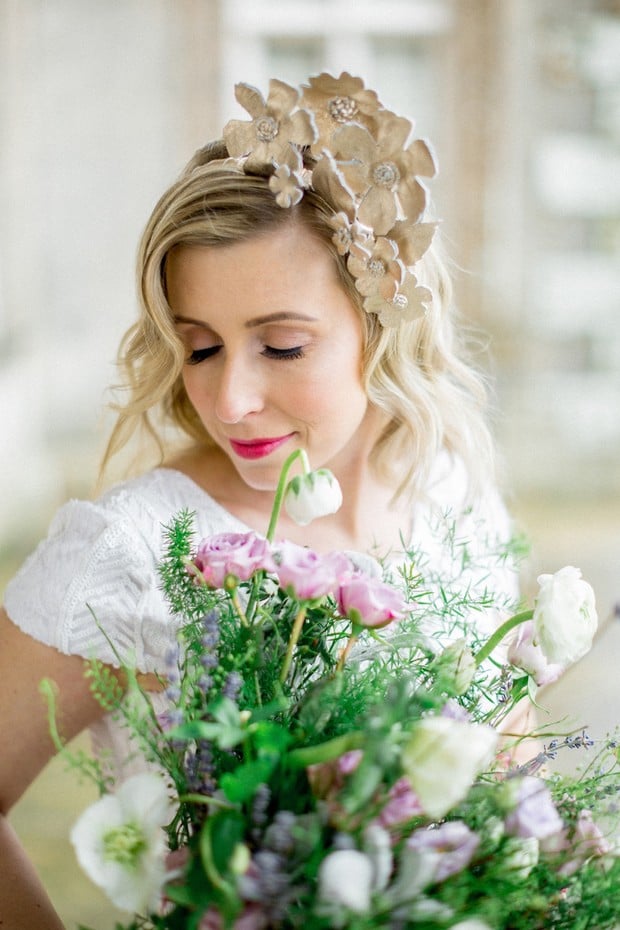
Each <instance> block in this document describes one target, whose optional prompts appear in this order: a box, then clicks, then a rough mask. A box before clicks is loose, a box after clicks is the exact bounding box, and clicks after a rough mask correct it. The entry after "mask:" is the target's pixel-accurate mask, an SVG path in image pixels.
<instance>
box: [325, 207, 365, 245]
mask: <svg viewBox="0 0 620 930" xmlns="http://www.w3.org/2000/svg"><path fill="white" fill-rule="evenodd" d="M327 222H328V225H329V226H331V228H332V229H333V230H334V235H333V236H332V242H333V243H334V245H335V246H336V248H337V249H338V254H339V255H346V254H347V253H348V252H350V251H351V250H352V249H359V248H361V249H364V248H366V247H367V246H368V243H369V241H370V239H372V229H369V227H368V226H362V224H361V223H358V222H357V220H353V222H351V220H350V219H349V217H348V216H347V214H346V213H344V212H342V211H341V212H340V213H334V215H333V216H332V218H331V219H330V220H328V221H327Z"/></svg>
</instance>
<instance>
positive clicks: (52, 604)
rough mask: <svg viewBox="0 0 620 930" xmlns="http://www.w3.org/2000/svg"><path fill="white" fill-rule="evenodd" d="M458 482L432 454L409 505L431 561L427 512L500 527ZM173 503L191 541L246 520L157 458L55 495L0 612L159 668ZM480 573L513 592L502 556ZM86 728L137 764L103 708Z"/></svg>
mask: <svg viewBox="0 0 620 930" xmlns="http://www.w3.org/2000/svg"><path fill="white" fill-rule="evenodd" d="M464 490H465V475H464V470H463V469H462V468H460V467H459V466H454V465H449V464H448V459H447V457H445V458H442V461H441V462H440V463H438V468H437V470H436V478H435V480H434V482H433V485H432V487H431V488H430V489H429V501H428V502H427V503H426V504H425V505H424V506H423V507H421V506H420V507H418V508H417V509H416V511H415V513H414V519H413V542H414V543H415V545H416V547H420V548H422V549H423V550H424V551H425V552H426V553H427V554H428V556H429V558H430V559H431V560H432V561H433V563H434V564H435V565H436V566H441V565H443V564H444V563H446V559H448V558H449V556H448V554H447V553H446V552H442V551H441V546H439V548H438V540H437V537H436V534H434V533H433V532H432V531H431V529H430V527H431V525H432V523H433V519H434V517H433V513H436V514H438V513H444V514H445V513H449V514H451V516H452V517H453V518H454V520H456V525H457V527H458V533H459V534H460V535H461V536H463V537H470V538H473V539H474V540H475V539H480V538H481V533H482V535H484V531H483V530H481V528H483V527H485V526H486V527H488V529H489V532H491V533H492V534H493V536H494V537H497V538H499V539H504V540H505V539H507V538H508V537H509V536H510V523H509V519H508V516H507V514H506V511H505V508H504V506H503V504H502V502H501V500H500V498H499V495H498V494H497V492H496V491H495V490H490V491H489V492H488V494H487V495H486V497H485V499H484V500H483V501H481V502H480V505H479V506H478V507H477V508H476V510H475V511H473V512H472V511H464V508H463V500H464ZM181 510H190V511H194V512H195V526H196V541H198V540H200V539H202V538H204V537H206V536H209V535H212V534H214V533H222V532H246V531H247V530H248V527H247V526H246V525H245V524H244V523H243V522H242V521H241V520H239V519H238V518H237V517H235V516H233V515H232V514H231V513H229V511H227V510H226V509H225V508H224V507H222V506H221V505H220V504H218V503H217V502H216V501H215V500H213V498H212V497H210V496H209V495H208V494H207V493H206V492H205V491H204V490H203V489H202V488H200V487H199V486H198V485H196V484H195V483H194V482H193V481H192V480H191V479H190V478H188V477H187V476H186V475H184V474H182V473H181V472H179V471H176V470H174V469H168V468H157V469H155V470H153V471H150V472H147V473H146V474H144V475H142V476H140V477H138V478H134V479H131V480H128V481H126V482H123V483H122V484H119V485H117V486H115V487H113V488H112V489H111V490H109V491H108V492H106V493H105V494H104V495H102V496H101V497H100V498H99V499H98V500H96V501H94V502H87V501H78V500H73V501H70V502H69V503H67V504H65V505H64V506H63V507H62V508H61V509H60V510H59V511H58V513H57V514H56V516H55V518H54V520H53V521H52V524H51V526H50V529H49V534H48V536H47V538H46V539H44V540H43V541H42V542H41V543H40V544H39V546H38V547H37V549H36V550H35V551H34V552H33V553H32V555H30V556H29V558H28V559H26V561H25V563H24V565H23V566H22V568H21V569H20V571H19V572H18V573H17V575H16V576H15V577H14V578H13V580H12V581H11V582H10V583H9V585H8V586H7V589H6V592H5V608H6V611H7V614H8V615H9V617H10V618H11V620H12V621H13V622H14V623H15V624H16V625H17V626H19V627H20V628H21V629H22V630H23V631H25V632H26V633H28V634H29V635H31V636H32V637H33V638H34V639H37V640H39V641H41V642H44V643H46V644H48V645H51V646H54V647H55V648H56V649H58V650H60V651H61V652H63V653H67V654H77V655H81V656H84V657H86V658H97V659H100V660H102V661H103V662H106V663H109V664H111V665H115V666H118V665H119V658H118V657H120V659H121V661H122V663H123V664H126V665H130V666H133V667H135V668H137V669H138V670H139V671H141V672H159V673H161V674H164V673H165V670H166V656H167V655H170V650H171V649H173V648H174V646H175V644H176V631H177V627H178V623H179V618H178V617H175V616H173V615H172V614H171V613H170V612H169V609H168V606H167V604H166V601H165V599H164V596H163V593H162V591H161V589H160V586H159V579H158V572H157V566H158V562H159V560H160V558H161V556H162V553H163V529H164V527H165V526H166V525H168V524H170V522H171V521H172V519H173V518H174V517H175V516H176V515H177V514H178V513H179V512H180V511H181ZM445 567H446V569H447V570H449V566H448V565H447V564H446V566H445ZM484 575H485V584H488V582H489V579H491V586H493V587H495V589H496V590H498V591H500V592H506V593H509V594H514V593H515V591H516V583H515V576H514V574H513V573H512V572H510V571H509V570H508V569H506V568H505V566H502V565H499V564H497V565H494V566H487V567H486V568H485V570H484ZM94 618H96V622H95V620H94ZM104 630H105V634H104V632H103V631H104ZM111 644H113V647H112V645H111ZM115 653H116V654H115ZM161 702H162V695H158V694H156V695H153V703H154V706H155V710H156V712H160V711H162V710H164V709H165V707H164V705H163V704H162V703H161ZM92 734H93V741H94V746H95V749H96V751H97V752H98V753H99V754H101V753H102V752H105V754H106V756H107V757H108V760H109V765H110V767H111V769H112V770H113V771H114V772H115V774H116V775H117V776H122V777H124V776H126V775H127V774H129V773H130V772H131V771H134V770H136V768H140V762H139V760H138V759H137V758H133V761H132V756H135V753H133V754H132V752H131V751H130V743H129V742H128V734H127V731H126V730H125V729H123V728H122V727H120V726H119V725H118V724H117V723H115V722H114V721H113V720H112V719H111V718H110V717H109V716H108V717H105V718H104V719H103V720H102V721H101V722H100V723H98V724H96V725H95V726H94V727H93V728H92Z"/></svg>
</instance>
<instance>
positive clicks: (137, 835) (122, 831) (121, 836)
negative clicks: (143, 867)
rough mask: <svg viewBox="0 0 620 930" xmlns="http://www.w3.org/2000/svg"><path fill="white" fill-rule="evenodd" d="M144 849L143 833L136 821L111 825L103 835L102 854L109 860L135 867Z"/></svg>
mask: <svg viewBox="0 0 620 930" xmlns="http://www.w3.org/2000/svg"><path fill="white" fill-rule="evenodd" d="M145 849H146V840H145V838H144V834H143V832H142V830H141V828H140V826H139V825H138V824H136V823H124V824H122V825H121V826H119V827H112V829H111V830H108V831H107V833H105V834H104V836H103V856H104V859H107V860H108V861H109V862H118V863H119V864H120V865H123V866H129V867H131V866H134V867H135V866H136V865H137V863H138V859H139V858H140V855H141V854H142V853H143V852H144V850H145Z"/></svg>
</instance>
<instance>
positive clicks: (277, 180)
mask: <svg viewBox="0 0 620 930" xmlns="http://www.w3.org/2000/svg"><path fill="white" fill-rule="evenodd" d="M303 186H304V185H303V181H302V179H301V178H300V176H299V174H298V173H297V172H296V171H291V169H290V168H289V166H288V165H280V166H279V167H278V168H276V170H275V172H274V173H273V174H272V175H271V177H270V178H269V187H270V188H271V190H272V191H273V192H274V194H275V197H276V203H277V204H278V206H279V207H285V208H286V207H292V206H294V205H295V204H296V203H299V201H300V200H301V198H302V197H303V194H304V192H303Z"/></svg>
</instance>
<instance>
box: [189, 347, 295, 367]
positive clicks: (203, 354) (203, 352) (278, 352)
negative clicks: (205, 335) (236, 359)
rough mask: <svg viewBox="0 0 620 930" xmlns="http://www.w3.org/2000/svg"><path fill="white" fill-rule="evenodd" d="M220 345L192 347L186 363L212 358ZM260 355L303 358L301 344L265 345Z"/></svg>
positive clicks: (190, 363)
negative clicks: (276, 347) (277, 347)
mask: <svg viewBox="0 0 620 930" xmlns="http://www.w3.org/2000/svg"><path fill="white" fill-rule="evenodd" d="M220 348H221V346H209V348H207V349H194V351H193V352H191V353H190V355H189V358H188V359H187V363H188V365H199V364H200V363H201V362H204V361H205V360H206V359H208V358H212V357H213V356H214V355H215V354H216V352H218V351H219V349H220ZM261 355H264V356H265V358H273V359H279V360H280V361H288V360H289V359H298V358H303V356H304V351H303V347H302V346H293V347H292V348H291V349H274V348H273V346H265V348H264V349H263V351H262V352H261Z"/></svg>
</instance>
